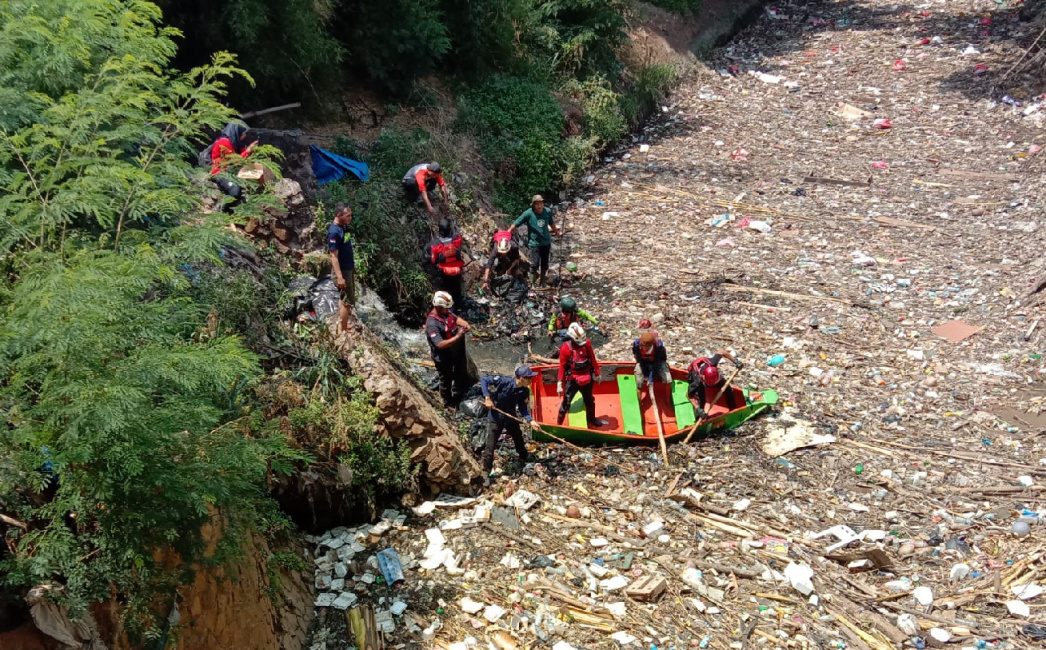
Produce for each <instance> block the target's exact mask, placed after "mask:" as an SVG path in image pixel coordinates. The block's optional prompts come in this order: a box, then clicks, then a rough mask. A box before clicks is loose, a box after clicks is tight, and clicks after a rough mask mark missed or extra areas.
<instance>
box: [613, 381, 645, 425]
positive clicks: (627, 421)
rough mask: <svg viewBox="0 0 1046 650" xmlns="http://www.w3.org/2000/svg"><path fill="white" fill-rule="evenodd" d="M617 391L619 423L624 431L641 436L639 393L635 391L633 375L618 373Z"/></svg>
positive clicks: (641, 416) (641, 419) (641, 421)
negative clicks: (619, 413)
mask: <svg viewBox="0 0 1046 650" xmlns="http://www.w3.org/2000/svg"><path fill="white" fill-rule="evenodd" d="M617 392H618V395H619V396H620V397H621V424H622V429H623V430H624V432H625V433H631V434H633V435H637V436H642V435H644V434H645V431H644V428H643V411H641V410H640V408H639V393H637V392H636V377H635V375H618V376H617Z"/></svg>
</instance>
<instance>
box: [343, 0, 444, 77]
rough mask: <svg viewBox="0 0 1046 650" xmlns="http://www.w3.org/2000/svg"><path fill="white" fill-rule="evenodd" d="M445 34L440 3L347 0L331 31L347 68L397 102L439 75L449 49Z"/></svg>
mask: <svg viewBox="0 0 1046 650" xmlns="http://www.w3.org/2000/svg"><path fill="white" fill-rule="evenodd" d="M449 31H450V30H449V28H448V26H447V24H446V22H445V19H444V16H443V12H442V11H441V10H440V7H439V0H389V1H387V2H372V1H370V0H347V1H346V2H344V3H343V4H342V5H341V7H340V9H339V11H338V19H337V21H336V23H335V30H334V32H335V33H336V34H338V35H339V37H340V38H342V43H343V44H344V45H345V48H346V49H347V51H348V57H347V63H348V64H349V66H350V67H351V68H352V69H353V70H354V71H355V72H356V73H357V74H359V75H361V76H362V77H363V78H365V79H369V80H371V81H374V82H376V83H377V84H378V85H379V87H380V88H381V89H382V90H385V91H386V92H390V93H392V94H393V95H395V96H397V97H400V98H404V97H407V96H408V95H410V93H411V91H412V90H414V84H415V82H416V81H417V80H418V79H421V78H422V77H425V76H427V75H430V74H432V73H433V72H435V71H436V70H437V68H438V67H439V65H440V62H441V60H442V59H443V57H444V55H446V54H447V52H448V51H449V50H450V37H449Z"/></svg>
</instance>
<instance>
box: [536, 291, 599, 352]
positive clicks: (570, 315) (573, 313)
mask: <svg viewBox="0 0 1046 650" xmlns="http://www.w3.org/2000/svg"><path fill="white" fill-rule="evenodd" d="M580 322H586V323H591V324H592V326H593V328H595V327H596V326H598V325H599V321H598V320H596V317H595V316H593V315H592V314H590V313H588V312H587V311H585V310H584V309H578V308H577V301H576V300H574V299H573V298H571V297H570V296H564V297H563V299H562V300H560V301H559V313H558V314H554V315H553V316H552V319H551V320H549V321H548V338H550V339H552V347H553V348H554V351H553V353H552V358H553V359H555V358H556V357H557V356H558V355H559V348H560V346H562V345H563V344H564V343H566V342H567V340H568V339H569V337H568V336H567V329H568V328H569V327H570V326H571V324H573V323H580Z"/></svg>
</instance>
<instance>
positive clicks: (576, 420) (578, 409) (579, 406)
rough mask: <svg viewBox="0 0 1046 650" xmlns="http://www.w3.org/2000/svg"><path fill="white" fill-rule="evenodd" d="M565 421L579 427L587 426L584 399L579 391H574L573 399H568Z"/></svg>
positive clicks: (584, 427) (585, 427)
mask: <svg viewBox="0 0 1046 650" xmlns="http://www.w3.org/2000/svg"><path fill="white" fill-rule="evenodd" d="M567 423H568V424H570V426H572V427H578V428H579V429H587V428H588V417H586V415H585V400H584V398H582V397H581V393H580V392H577V393H574V399H573V400H571V401H570V410H569V411H567Z"/></svg>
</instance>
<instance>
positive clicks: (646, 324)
mask: <svg viewBox="0 0 1046 650" xmlns="http://www.w3.org/2000/svg"><path fill="white" fill-rule="evenodd" d="M651 327H653V325H652V324H651V323H650V319H649V318H644V319H643V320H641V321H639V329H641V330H648V329H650V328H651Z"/></svg>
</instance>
